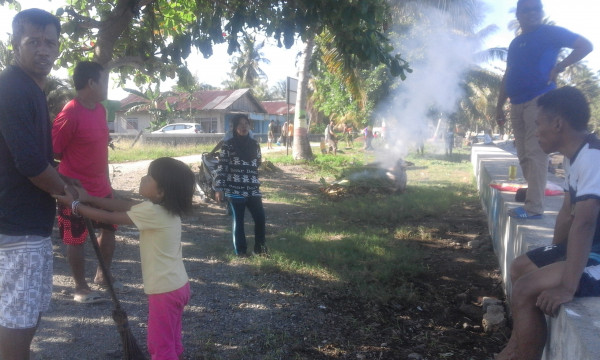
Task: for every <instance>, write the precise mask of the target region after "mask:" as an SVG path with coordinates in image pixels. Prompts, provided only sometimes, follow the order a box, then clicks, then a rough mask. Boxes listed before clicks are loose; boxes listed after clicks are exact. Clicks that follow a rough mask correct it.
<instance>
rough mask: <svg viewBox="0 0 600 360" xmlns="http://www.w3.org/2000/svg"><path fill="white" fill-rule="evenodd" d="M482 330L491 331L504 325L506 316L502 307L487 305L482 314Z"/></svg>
mask: <svg viewBox="0 0 600 360" xmlns="http://www.w3.org/2000/svg"><path fill="white" fill-rule="evenodd" d="M481 324H482V325H483V331H484V332H486V333H492V332H496V331H499V330H501V329H502V328H504V326H505V325H506V317H505V316H504V308H503V307H502V306H500V305H489V306H488V308H487V312H486V313H485V314H483V320H482V321H481Z"/></svg>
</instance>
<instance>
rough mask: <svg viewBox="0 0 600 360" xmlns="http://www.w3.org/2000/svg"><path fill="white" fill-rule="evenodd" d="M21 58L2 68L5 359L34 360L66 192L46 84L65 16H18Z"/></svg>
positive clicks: (1, 322) (0, 246) (1, 351)
mask: <svg viewBox="0 0 600 360" xmlns="http://www.w3.org/2000/svg"><path fill="white" fill-rule="evenodd" d="M12 27H13V34H12V39H11V41H12V46H13V50H14V55H15V65H12V66H9V67H8V68H7V69H5V70H4V71H3V72H2V73H1V74H0V358H2V359H3V360H22V359H29V348H30V345H31V340H32V339H33V336H34V334H35V331H36V329H37V326H38V323H39V318H40V316H41V313H42V312H43V311H44V310H47V308H48V305H49V303H50V297H51V294H52V243H51V241H50V234H51V232H52V226H53V223H54V216H55V211H56V205H55V201H54V199H53V198H52V196H51V195H50V194H58V193H63V192H64V188H65V182H64V180H63V179H62V178H61V177H60V176H59V174H58V172H57V171H56V170H55V169H54V166H53V165H54V164H53V160H52V158H53V153H52V140H51V124H50V119H49V115H48V106H47V104H46V96H45V94H44V92H43V90H42V89H43V87H44V84H45V81H46V77H47V76H48V74H49V73H50V70H51V69H52V66H53V64H54V61H55V60H56V58H57V57H58V53H59V40H58V39H59V34H60V22H59V20H58V19H57V18H56V17H55V16H53V15H52V14H50V13H48V12H46V11H43V10H39V9H28V10H24V11H21V12H20V13H18V14H17V15H16V16H15V18H14V19H13V24H12Z"/></svg>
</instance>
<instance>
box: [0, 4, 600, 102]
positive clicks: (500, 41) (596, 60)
mask: <svg viewBox="0 0 600 360" xmlns="http://www.w3.org/2000/svg"><path fill="white" fill-rule="evenodd" d="M20 2H21V5H22V8H23V9H26V8H29V7H39V8H43V9H46V10H49V11H53V10H55V9H56V8H57V7H59V6H60V4H63V3H64V1H62V0H53V1H44V0H20ZM484 3H485V4H486V6H487V7H488V11H487V16H486V18H485V20H484V22H483V23H482V27H484V26H487V25H490V24H495V25H497V26H498V28H499V29H498V31H497V32H496V33H495V34H493V35H491V36H489V37H488V38H487V41H486V42H485V43H484V44H483V46H484V47H485V48H490V47H507V46H508V44H509V43H510V41H511V39H512V38H513V37H514V33H512V32H511V31H510V30H508V23H509V22H510V21H511V20H513V19H514V18H515V16H514V7H515V5H516V0H515V1H505V0H485V1H484ZM543 4H544V10H545V13H546V16H548V17H550V19H551V20H553V21H554V22H555V23H556V25H559V26H563V27H566V28H568V29H569V30H571V31H573V32H576V33H578V34H581V35H583V36H585V37H586V38H588V39H589V40H590V41H591V42H592V43H593V44H594V45H595V47H596V50H595V51H594V52H592V53H591V54H590V55H588V57H587V58H586V61H587V64H588V66H589V67H590V68H591V69H592V70H593V71H598V70H600V32H599V31H597V30H594V28H593V26H594V25H596V23H597V22H598V14H600V1H597V0H569V1H565V0H545V1H543ZM0 9H1V11H2V19H3V20H4V21H2V22H0V39H2V40H6V38H7V36H6V34H7V33H9V32H11V29H10V24H11V21H10V19H12V17H13V16H14V14H15V13H14V12H13V11H10V10H8V9H7V8H0ZM596 27H597V26H596ZM270 43H271V45H269V44H267V46H266V47H265V51H264V54H265V56H266V57H267V58H268V59H269V60H270V64H263V65H262V68H263V70H264V71H265V72H266V73H267V75H268V82H269V85H270V86H273V85H275V84H276V83H277V82H278V81H280V80H285V78H286V77H287V76H290V77H296V74H297V70H296V59H297V57H296V54H297V52H298V47H297V46H296V47H295V48H292V49H289V50H286V49H284V48H277V47H276V46H275V45H274V41H273V40H271V41H270ZM226 50H227V45H226V44H221V45H217V46H215V48H214V55H213V56H211V57H210V58H209V59H204V58H203V57H202V55H200V54H192V55H191V56H190V57H189V58H188V64H189V68H190V70H191V72H192V73H193V74H195V75H196V76H197V77H198V79H199V81H201V82H203V83H207V84H211V85H213V86H220V85H221V83H222V82H223V81H224V80H225V79H226V78H227V77H228V73H229V71H230V67H231V66H230V58H231V56H229V55H227V51H226ZM407 60H409V62H410V59H407ZM58 75H59V76H60V73H59V74H58ZM65 76H66V75H65ZM409 76H410V75H409ZM126 95H127V93H126V92H124V91H122V90H121V89H117V88H113V86H112V85H111V86H109V98H110V99H113V100H118V99H121V98H122V97H124V96H126Z"/></svg>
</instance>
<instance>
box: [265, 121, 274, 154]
mask: <svg viewBox="0 0 600 360" xmlns="http://www.w3.org/2000/svg"><path fill="white" fill-rule="evenodd" d="M274 130H275V121H274V120H271V122H270V123H269V128H268V131H267V149H269V150H270V149H272V148H273V140H274V139H275V131H274Z"/></svg>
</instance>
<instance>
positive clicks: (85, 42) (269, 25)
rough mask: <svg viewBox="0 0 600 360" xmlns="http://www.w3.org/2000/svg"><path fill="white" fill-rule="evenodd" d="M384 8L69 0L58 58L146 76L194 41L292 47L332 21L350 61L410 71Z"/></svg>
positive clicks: (350, 3)
mask: <svg viewBox="0 0 600 360" xmlns="http://www.w3.org/2000/svg"><path fill="white" fill-rule="evenodd" d="M0 3H2V4H5V3H7V4H13V3H14V4H15V6H16V5H17V3H16V2H14V1H10V0H0ZM140 3H143V5H142V6H141V7H139V6H140ZM386 9H387V5H386V3H385V0H360V1H358V0H287V1H283V0H279V1H278V0H244V1H242V0H230V1H216V2H215V1H213V0H178V1H171V0H153V1H146V2H139V1H133V2H132V1H131V0H116V1H108V0H71V1H70V4H69V5H68V6H65V7H61V8H58V9H57V11H56V15H57V16H59V17H61V20H62V23H63V24H64V25H63V34H64V35H63V46H62V49H63V53H62V55H61V58H60V60H59V61H60V65H61V66H64V67H71V66H73V64H75V63H76V62H77V61H78V60H81V59H85V58H90V57H93V58H94V60H96V61H99V62H100V63H101V64H103V65H105V66H108V67H113V66H116V67H119V68H125V69H126V70H121V69H119V71H120V73H121V74H122V75H123V76H126V77H127V78H131V79H134V80H135V81H136V82H143V81H144V79H145V78H146V79H150V78H151V77H146V76H148V75H158V76H160V77H161V78H164V77H166V76H167V77H168V76H171V75H174V72H173V71H172V69H173V67H177V66H180V65H182V64H183V62H184V60H185V59H186V58H187V57H188V56H189V55H190V53H191V51H192V48H197V49H198V50H200V51H201V52H202V54H204V56H206V57H208V56H210V55H211V54H212V45H213V44H217V43H222V42H224V41H227V42H228V45H229V46H228V52H229V53H230V54H231V53H234V52H237V51H239V50H240V41H239V37H240V36H244V34H246V33H249V32H256V31H258V32H263V33H265V34H267V35H268V36H273V37H275V38H276V39H277V41H278V42H279V44H281V45H283V46H285V47H286V48H290V47H291V46H292V45H293V44H294V42H295V41H296V39H297V38H298V37H302V38H305V37H307V36H309V35H314V34H318V33H321V32H322V31H323V30H324V29H328V30H329V31H331V32H332V34H333V35H334V42H333V43H332V44H331V46H334V47H336V48H337V49H339V52H340V54H342V57H343V60H342V61H343V63H344V66H345V68H347V69H351V68H354V67H357V66H359V65H360V64H361V63H365V62H366V63H369V64H372V65H377V64H381V63H383V64H386V65H387V66H388V67H389V68H390V71H391V73H392V74H394V75H399V76H405V73H406V72H407V69H408V65H407V64H406V62H405V61H404V60H402V59H401V58H400V57H399V55H392V54H391V51H392V47H391V45H390V43H389V41H388V39H387V38H386V37H385V36H384V35H383V33H382V32H381V31H382V27H383V23H384V20H385V19H386V17H385V16H384V15H385V14H386ZM142 75H143V76H142Z"/></svg>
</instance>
